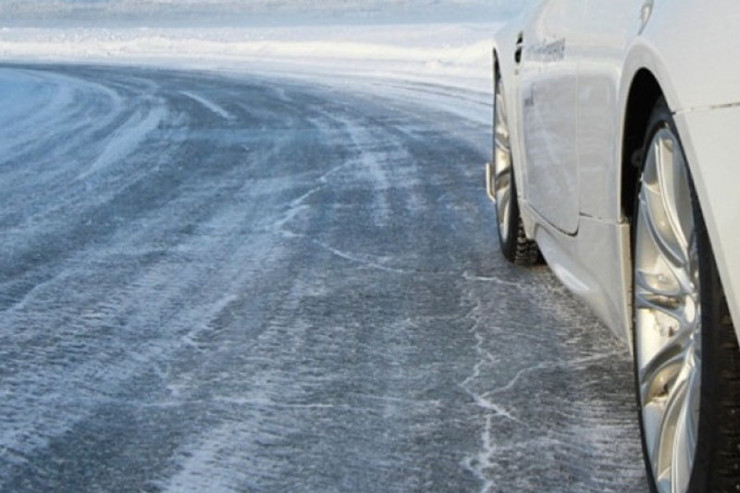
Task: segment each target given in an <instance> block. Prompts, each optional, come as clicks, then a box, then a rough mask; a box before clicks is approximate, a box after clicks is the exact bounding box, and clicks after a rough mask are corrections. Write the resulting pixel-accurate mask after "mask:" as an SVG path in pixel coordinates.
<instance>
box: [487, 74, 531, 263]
mask: <svg viewBox="0 0 740 493" xmlns="http://www.w3.org/2000/svg"><path fill="white" fill-rule="evenodd" d="M493 129H494V146H493V147H494V149H493V177H492V178H493V180H492V182H493V183H492V187H491V188H492V190H493V198H494V199H495V201H496V218H497V220H498V238H499V244H500V245H501V252H502V253H503V254H504V257H505V258H506V259H507V260H508V261H510V262H513V263H515V264H518V265H533V264H535V263H537V262H538V260H539V258H540V251H539V249H538V248H537V244H536V243H535V242H534V241H532V240H530V239H528V238H527V236H526V234H525V233H524V225H523V224H522V219H521V216H520V214H519V204H518V202H517V189H516V182H515V179H514V169H513V162H512V155H511V138H510V133H509V122H508V118H507V115H506V105H505V103H504V86H503V82H502V81H501V76H500V75H499V74H498V70H497V71H496V75H495V98H494V118H493Z"/></svg>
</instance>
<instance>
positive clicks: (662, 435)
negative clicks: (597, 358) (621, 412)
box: [634, 128, 701, 493]
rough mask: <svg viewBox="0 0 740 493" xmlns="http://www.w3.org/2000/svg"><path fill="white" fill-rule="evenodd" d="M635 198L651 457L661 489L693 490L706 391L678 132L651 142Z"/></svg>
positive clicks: (643, 391)
mask: <svg viewBox="0 0 740 493" xmlns="http://www.w3.org/2000/svg"><path fill="white" fill-rule="evenodd" d="M641 185H642V186H641V187H640V193H639V196H638V200H639V207H638V214H637V221H636V228H637V229H636V233H635V234H636V236H635V267H634V290H635V292H634V302H635V338H636V340H635V348H636V354H635V358H636V363H637V374H638V382H639V390H638V391H639V396H640V403H641V413H642V423H643V433H644V439H645V444H646V448H647V454H648V457H649V460H650V464H651V467H652V472H653V477H654V478H655V482H656V485H657V487H658V490H659V491H660V492H661V493H663V492H666V493H674V492H684V491H686V489H687V488H688V485H689V479H690V476H691V470H692V467H693V462H694V456H695V454H696V442H697V432H698V421H699V404H700V393H701V305H700V297H699V264H698V253H697V239H696V234H695V222H694V214H693V207H692V199H691V189H690V185H689V175H688V171H687V166H686V159H685V156H684V155H683V152H682V150H681V146H680V144H679V142H678V139H677V138H676V136H675V134H674V133H673V132H671V131H670V130H669V129H668V128H662V129H660V130H658V131H657V132H656V133H655V135H654V137H653V138H652V140H651V143H650V146H649V147H648V152H647V156H646V160H645V169H644V170H643V177H642V184H641Z"/></svg>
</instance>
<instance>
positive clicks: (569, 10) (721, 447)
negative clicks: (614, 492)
mask: <svg viewBox="0 0 740 493" xmlns="http://www.w3.org/2000/svg"><path fill="white" fill-rule="evenodd" d="M494 88H495V91H494V92H495V102H494V134H495V139H494V155H493V159H492V162H491V163H489V164H488V165H487V166H486V186H487V191H488V195H489V197H491V199H493V200H494V202H495V204H496V207H495V208H496V212H497V219H498V229H499V239H500V243H501V249H502V251H503V254H504V256H505V257H506V258H507V259H508V260H510V261H512V262H514V263H518V264H523V265H526V264H532V263H536V262H538V261H539V260H540V259H541V257H544V259H545V260H546V261H547V263H548V265H549V266H550V268H551V269H552V270H553V271H554V272H555V274H556V275H557V276H558V277H559V278H560V279H561V280H562V282H563V283H564V284H566V285H567V286H568V287H569V288H570V289H571V290H572V291H573V292H574V293H575V294H576V295H578V296H580V297H581V298H582V299H583V300H585V301H586V302H587V303H588V305H590V306H591V307H592V309H593V310H594V311H595V313H596V314H597V315H598V316H599V317H600V318H601V319H602V320H603V321H604V322H605V323H606V324H607V325H608V326H609V327H610V328H611V329H612V330H613V331H614V332H615V333H616V334H617V335H618V336H620V337H622V338H624V339H625V341H627V342H628V343H630V344H631V348H632V350H633V354H634V361H635V364H634V368H635V381H636V389H637V400H638V404H639V406H638V407H639V413H638V415H639V420H640V426H641V430H642V442H643V450H644V455H645V463H646V466H647V476H648V481H649V483H650V488H651V489H652V490H653V491H660V492H684V491H692V492H713V491H740V350H739V349H738V336H740V2H738V1H737V0H712V1H711V2H707V1H706V0H671V1H668V0H539V1H537V2H536V5H534V6H533V8H532V9H531V11H529V12H528V13H527V14H525V15H523V16H522V17H521V18H519V19H517V20H516V21H514V22H512V23H510V25H508V26H506V27H505V28H503V29H501V30H500V31H499V32H498V33H497V34H496V36H495V46H494ZM733 321H737V322H738V323H733Z"/></svg>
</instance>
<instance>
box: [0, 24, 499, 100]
mask: <svg viewBox="0 0 740 493" xmlns="http://www.w3.org/2000/svg"><path fill="white" fill-rule="evenodd" d="M498 25H499V24H496V23H485V24H408V25H374V26H370V25H367V26H302V27H298V26H293V27H279V28H277V27H252V28H166V27H165V28H161V27H160V28H141V27H140V28H122V27H119V28H85V27H78V28H2V29H0V60H3V61H6V62H59V61H63V62H86V63H105V64H135V65H150V66H158V67H168V68H191V69H208V70H228V71H255V70H263V71H264V70H268V71H280V72H284V73H292V74H313V75H321V74H324V75H330V74H331V75H342V74H344V75H361V76H367V77H383V78H386V79H387V78H391V79H395V78H397V79H402V80H406V81H408V80H412V81H427V82H434V83H438V84H442V85H448V86H454V87H460V88H467V89H474V90H481V91H483V90H488V89H489V88H490V63H491V46H492V35H493V33H494V32H495V30H496V29H497V27H498Z"/></svg>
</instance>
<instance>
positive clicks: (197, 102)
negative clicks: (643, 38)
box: [0, 66, 643, 492]
mask: <svg viewBox="0 0 740 493" xmlns="http://www.w3.org/2000/svg"><path fill="white" fill-rule="evenodd" d="M0 89H1V91H0V103H1V104H2V108H3V111H2V114H0V150H1V152H0V187H2V188H1V190H2V193H1V194H0V311H1V313H0V419H1V421H0V422H1V427H0V490H1V491H7V492H24V491H69V492H73V491H74V492H84V491H176V492H188V491H192V492H203V491H209V492H232V491H234V492H240V491H276V492H277V491H279V492H287V491H308V492H331V491H350V492H375V491H377V492H392V491H396V492H409V491H424V492H430V491H434V492H461V491H491V492H499V491H500V492H531V491H568V492H587V491H589V492H591V491H592V492H603V491H641V490H642V489H643V479H642V465H641V458H640V451H639V444H638V430H637V426H636V415H635V411H634V407H635V406H634V402H633V396H632V382H631V378H632V377H631V370H630V363H629V357H628V354H627V351H626V349H625V347H624V345H623V344H622V343H621V342H620V341H617V340H616V339H615V338H614V337H613V336H612V335H610V333H609V332H608V331H607V329H606V328H605V327H604V326H602V325H601V324H600V323H598V322H597V321H596V320H595V318H594V317H593V316H592V315H591V314H590V313H589V312H587V311H586V310H585V309H584V308H583V307H582V306H581V304H580V303H579V302H578V301H576V300H575V299H574V298H572V297H571V296H570V295H569V294H567V293H566V292H565V290H564V289H563V288H562V287H561V286H560V284H559V283H558V282H557V281H556V280H555V279H554V278H553V276H552V275H551V274H550V272H549V270H547V268H544V267H543V268H537V269H533V270H523V269H519V268H514V267H511V266H509V265H507V264H505V263H504V261H503V260H502V258H501V256H500V255H499V253H498V252H497V247H496V243H495V229H494V228H495V226H494V219H493V208H492V206H491V205H490V204H488V203H487V202H486V199H485V197H484V195H485V194H484V192H483V188H482V187H483V180H482V177H481V173H482V166H481V165H482V163H483V162H484V161H485V159H486V157H487V152H488V148H489V144H490V138H489V135H490V127H489V125H488V124H487V123H485V121H486V119H487V117H488V115H489V111H490V109H489V108H488V100H489V96H488V95H487V94H476V93H472V92H471V93H465V92H453V91H447V90H445V89H444V88H440V87H434V86H430V85H423V84H408V83H405V84H400V83H397V82H390V81H385V82H383V81H382V80H378V81H377V82H375V83H370V82H367V81H364V82H362V83H360V81H359V80H358V81H357V84H353V83H352V81H346V80H344V81H337V82H336V83H335V84H332V82H331V81H330V80H328V79H327V80H325V81H324V82H323V83H319V82H313V83H311V82H310V81H307V80H304V81H301V80H297V79H293V80H289V79H285V78H280V77H276V76H272V77H251V76H246V75H241V76H237V75H214V74H207V73H198V72H176V71H157V70H147V69H131V68H100V67H98V68H96V67H80V66H77V67H75V66H66V67H65V66H57V67H20V66H5V67H3V68H0ZM432 100H434V101H436V102H437V103H439V104H427V103H428V102H429V101H432ZM466 105H467V107H470V106H472V107H475V108H476V111H477V112H478V114H479V115H481V118H480V119H475V118H473V119H471V118H467V117H465V116H464V115H462V114H461V113H460V112H459V111H457V112H456V109H459V108H460V107H463V106H466Z"/></svg>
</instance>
